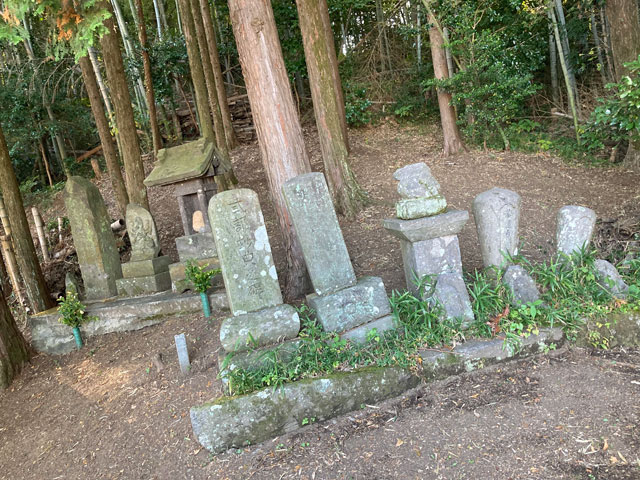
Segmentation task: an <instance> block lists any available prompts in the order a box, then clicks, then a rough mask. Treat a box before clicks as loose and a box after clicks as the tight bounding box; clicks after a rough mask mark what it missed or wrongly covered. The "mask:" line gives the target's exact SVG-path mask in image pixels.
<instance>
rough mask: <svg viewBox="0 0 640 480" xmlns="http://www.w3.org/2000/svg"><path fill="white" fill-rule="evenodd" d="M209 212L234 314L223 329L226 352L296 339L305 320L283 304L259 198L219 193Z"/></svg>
mask: <svg viewBox="0 0 640 480" xmlns="http://www.w3.org/2000/svg"><path fill="white" fill-rule="evenodd" d="M208 210H209V220H210V223H211V227H212V231H213V236H214V238H215V242H216V245H217V246H218V256H219V258H220V268H221V269H222V277H223V279H224V285H225V290H226V294H227V298H228V299H229V306H230V309H231V313H232V314H233V317H231V318H227V319H225V320H224V321H223V322H222V325H221V327H220V341H221V343H222V345H223V347H224V349H225V351H226V352H228V353H231V352H233V353H238V352H247V351H248V350H251V349H253V348H257V347H263V346H269V345H272V344H276V343H278V342H280V341H282V340H286V339H292V338H295V337H296V336H297V335H298V332H299V331H300V318H299V317H298V312H296V310H295V308H293V307H292V306H290V305H286V304H283V303H282V293H281V292H280V285H279V284H278V274H277V272H276V267H275V265H274V264H273V258H272V256H271V244H270V243H269V237H268V235H267V229H266V227H265V224H264V218H263V216H262V210H261V209H260V203H259V202H258V196H257V195H256V193H255V192H254V191H252V190H248V189H236V190H228V191H226V192H222V193H219V194H218V195H216V196H215V197H213V198H212V199H211V202H210V203H209V209H208Z"/></svg>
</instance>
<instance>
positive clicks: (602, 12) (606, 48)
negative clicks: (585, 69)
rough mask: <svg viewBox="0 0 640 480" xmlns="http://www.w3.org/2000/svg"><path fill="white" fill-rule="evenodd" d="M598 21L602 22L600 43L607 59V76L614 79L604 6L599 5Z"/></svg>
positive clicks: (607, 22) (609, 35) (609, 37)
mask: <svg viewBox="0 0 640 480" xmlns="http://www.w3.org/2000/svg"><path fill="white" fill-rule="evenodd" d="M600 23H601V24H602V43H603V45H604V56H605V58H606V59H607V71H608V72H609V78H611V79H615V78H616V75H615V72H614V71H613V60H612V58H611V57H612V54H611V32H610V30H609V21H608V20H607V15H606V14H605V9H604V6H601V7H600Z"/></svg>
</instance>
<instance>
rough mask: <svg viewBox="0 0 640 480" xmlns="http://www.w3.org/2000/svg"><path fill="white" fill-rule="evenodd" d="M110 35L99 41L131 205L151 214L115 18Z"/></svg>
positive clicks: (108, 25)
mask: <svg viewBox="0 0 640 480" xmlns="http://www.w3.org/2000/svg"><path fill="white" fill-rule="evenodd" d="M102 5H103V7H105V8H108V3H107V2H103V4H102ZM104 25H105V27H106V28H107V31H108V33H107V34H105V35H103V36H102V38H101V39H100V44H101V45H102V55H103V57H104V64H105V68H106V70H107V80H108V81H109V86H110V88H111V97H112V100H113V107H114V109H115V117H116V124H117V126H118V132H119V135H120V143H121V145H122V160H123V162H124V171H125V176H126V185H127V193H128V195H129V201H130V202H132V203H137V204H138V205H141V206H143V207H144V208H146V209H147V210H149V200H148V198H147V188H146V187H145V186H144V183H143V181H144V166H143V164H142V157H141V155H140V141H139V139H138V133H137V129H136V124H135V121H134V118H133V108H132V107H131V97H130V96H129V87H128V85H127V77H126V76H125V73H124V64H123V62H122V52H121V51H120V42H119V40H118V37H117V34H116V31H115V26H114V23H113V17H111V18H108V19H106V20H105V21H104Z"/></svg>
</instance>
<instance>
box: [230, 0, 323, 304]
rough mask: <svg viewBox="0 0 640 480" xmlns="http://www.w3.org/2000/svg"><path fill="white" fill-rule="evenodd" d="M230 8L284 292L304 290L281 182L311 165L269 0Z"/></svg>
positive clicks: (242, 0)
mask: <svg viewBox="0 0 640 480" xmlns="http://www.w3.org/2000/svg"><path fill="white" fill-rule="evenodd" d="M229 13H230V16H231V24H232V25H233V33H234V36H235V39H236V44H237V46H238V54H239V57H240V64H241V65H242V72H243V73H244V78H245V83H246V86H247V93H248V95H249V103H250V104H251V111H252V112H253V119H254V123H255V125H256V132H257V136H258V143H259V144H260V152H261V154H262V163H263V165H264V168H265V171H266V173H267V179H268V181H269V188H270V191H271V198H272V200H273V203H274V206H275V209H276V213H277V215H278V220H279V222H280V228H281V230H282V235H283V238H284V246H285V251H286V255H287V267H288V268H287V272H286V276H285V289H284V290H285V292H284V293H285V297H287V298H288V299H293V298H298V297H300V296H302V295H303V294H304V293H305V291H306V287H307V274H306V268H305V265H304V259H303V257H302V250H301V248H300V245H299V243H298V239H297V237H296V234H295V231H294V229H293V226H292V224H291V219H290V218H289V212H288V211H287V207H286V206H285V202H284V197H283V196H282V184H283V183H284V182H286V181H287V180H289V179H291V178H293V177H296V176H298V175H301V174H304V173H308V172H310V171H311V166H310V164H309V157H308V155H307V151H306V148H305V146H304V140H303V137H302V127H301V126H300V119H299V118H298V114H297V112H296V107H295V104H294V102H293V97H292V95H291V89H290V87H289V78H288V77H287V72H286V70H285V66H284V59H283V57H282V49H281V47H280V40H279V39H278V31H277V30H276V22H275V19H274V17H273V10H272V9H271V2H270V1H269V0H229Z"/></svg>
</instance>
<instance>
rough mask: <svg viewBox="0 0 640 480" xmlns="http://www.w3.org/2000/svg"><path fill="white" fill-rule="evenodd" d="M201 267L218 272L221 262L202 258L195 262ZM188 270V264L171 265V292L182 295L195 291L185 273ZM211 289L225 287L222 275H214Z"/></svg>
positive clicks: (215, 259)
mask: <svg viewBox="0 0 640 480" xmlns="http://www.w3.org/2000/svg"><path fill="white" fill-rule="evenodd" d="M193 263H195V264H196V265H197V266H199V267H205V270H216V269H218V268H220V262H219V261H218V259H217V258H200V259H198V260H193ZM186 268H187V263H186V262H177V263H172V264H171V265H169V275H170V276H171V290H172V291H173V292H175V293H182V292H185V291H187V290H193V288H194V286H193V283H191V281H190V280H187V275H186V273H185V271H186ZM211 287H213V288H220V287H224V282H223V280H222V274H218V275H214V276H213V278H211Z"/></svg>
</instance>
